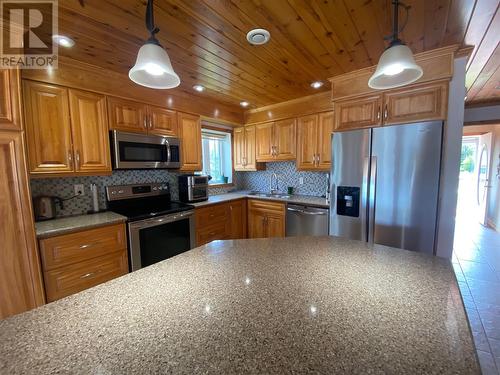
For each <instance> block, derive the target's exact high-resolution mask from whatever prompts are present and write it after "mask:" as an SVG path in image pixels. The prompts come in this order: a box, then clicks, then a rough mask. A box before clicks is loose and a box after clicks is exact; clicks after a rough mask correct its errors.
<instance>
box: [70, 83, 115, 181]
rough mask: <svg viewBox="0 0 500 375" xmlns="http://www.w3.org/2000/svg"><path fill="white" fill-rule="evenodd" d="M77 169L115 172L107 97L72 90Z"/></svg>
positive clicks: (72, 121) (74, 146)
mask: <svg viewBox="0 0 500 375" xmlns="http://www.w3.org/2000/svg"><path fill="white" fill-rule="evenodd" d="M69 99H70V111H71V123H72V124H71V125H72V134H73V150H74V160H75V171H76V172H96V173H101V172H111V156H110V152H109V140H108V122H107V116H106V98H105V96H104V95H100V94H95V93H91V92H86V91H78V90H71V89H70V90H69Z"/></svg>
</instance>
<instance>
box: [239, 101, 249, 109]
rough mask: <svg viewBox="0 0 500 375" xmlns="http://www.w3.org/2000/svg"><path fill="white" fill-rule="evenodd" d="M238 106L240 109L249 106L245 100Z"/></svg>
mask: <svg viewBox="0 0 500 375" xmlns="http://www.w3.org/2000/svg"><path fill="white" fill-rule="evenodd" d="M240 105H241V106H242V107H248V106H249V105H250V103H249V102H247V101H245V100H243V101H242V102H240Z"/></svg>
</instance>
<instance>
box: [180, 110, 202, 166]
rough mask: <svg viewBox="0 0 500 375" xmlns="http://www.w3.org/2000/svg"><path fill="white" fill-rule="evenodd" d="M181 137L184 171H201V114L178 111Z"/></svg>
mask: <svg viewBox="0 0 500 375" xmlns="http://www.w3.org/2000/svg"><path fill="white" fill-rule="evenodd" d="M177 118H178V121H177V122H178V124H179V130H180V137H181V152H182V158H181V159H182V160H181V163H182V166H181V170H183V171H201V170H202V169H203V166H202V160H201V158H202V155H201V121H200V117H199V116H194V115H189V114H187V113H181V112H178V113H177Z"/></svg>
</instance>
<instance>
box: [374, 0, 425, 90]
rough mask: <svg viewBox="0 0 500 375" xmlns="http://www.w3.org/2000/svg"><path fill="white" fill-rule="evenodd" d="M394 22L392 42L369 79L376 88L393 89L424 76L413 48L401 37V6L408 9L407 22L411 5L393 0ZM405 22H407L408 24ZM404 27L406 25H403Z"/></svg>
mask: <svg viewBox="0 0 500 375" xmlns="http://www.w3.org/2000/svg"><path fill="white" fill-rule="evenodd" d="M392 4H393V5H394V11H393V23H392V34H391V36H390V37H389V38H390V40H391V42H390V44H389V48H387V49H386V50H385V51H384V53H383V54H382V56H380V59H379V61H378V65H377V69H376V70H375V73H373V75H372V76H371V77H370V79H369V80H368V86H369V87H371V88H372V89H376V90H385V89H392V88H394V87H400V86H404V85H408V84H410V83H412V82H415V81H416V80H417V79H419V78H420V77H422V74H423V71H422V68H421V67H420V66H418V65H417V63H416V62H415V59H414V58H413V53H412V52H411V49H410V48H408V47H407V46H406V45H405V44H404V43H403V42H402V41H401V40H400V39H399V38H398V34H399V32H400V30H399V26H398V25H399V20H398V15H399V14H398V13H399V7H400V6H402V7H403V8H404V9H405V10H406V22H407V21H408V10H409V9H410V7H408V6H406V5H404V4H401V3H400V2H399V1H398V0H393V1H392ZM406 22H405V24H406ZM403 28H404V26H403Z"/></svg>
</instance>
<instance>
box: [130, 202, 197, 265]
mask: <svg viewBox="0 0 500 375" xmlns="http://www.w3.org/2000/svg"><path fill="white" fill-rule="evenodd" d="M194 231H195V228H194V211H184V212H179V213H176V214H171V215H166V216H161V217H157V218H154V219H146V220H140V221H134V222H131V223H129V224H128V234H129V255H130V269H131V271H137V270H138V269H140V268H143V267H147V266H149V265H151V264H154V263H157V262H161V261H162V260H165V259H168V258H171V257H173V256H175V255H177V254H180V253H183V252H185V251H188V250H190V249H192V248H194V247H195V232H194Z"/></svg>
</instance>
